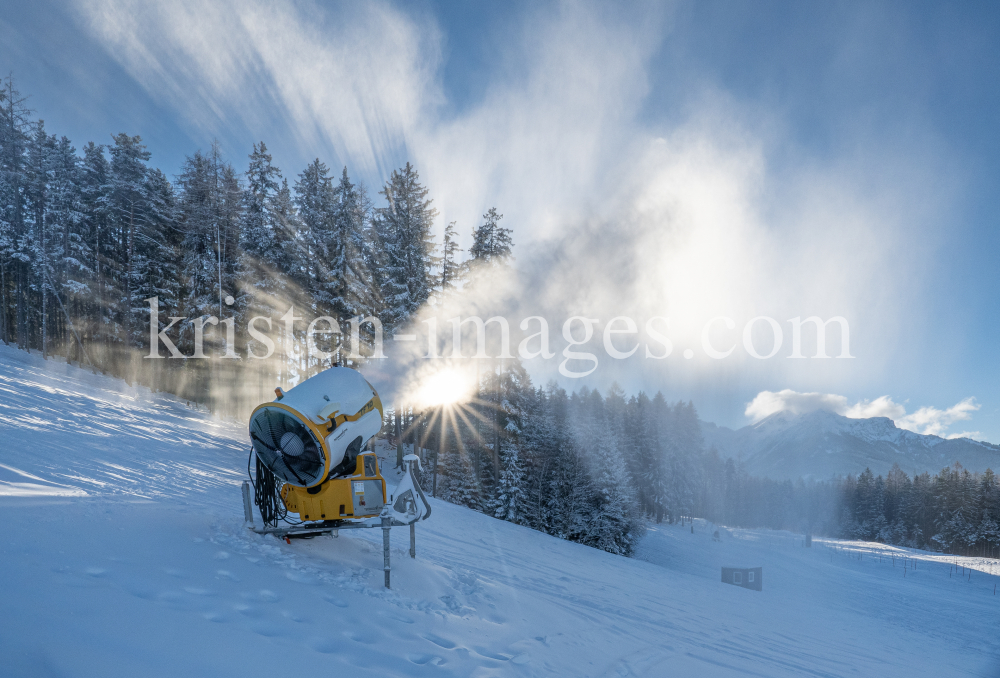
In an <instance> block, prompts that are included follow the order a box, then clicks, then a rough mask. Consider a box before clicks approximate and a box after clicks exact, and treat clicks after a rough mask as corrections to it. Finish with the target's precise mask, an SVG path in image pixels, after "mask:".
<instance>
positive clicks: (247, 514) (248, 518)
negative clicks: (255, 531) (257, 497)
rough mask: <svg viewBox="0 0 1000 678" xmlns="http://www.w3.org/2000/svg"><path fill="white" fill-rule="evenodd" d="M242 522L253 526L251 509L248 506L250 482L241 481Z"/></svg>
mask: <svg viewBox="0 0 1000 678" xmlns="http://www.w3.org/2000/svg"><path fill="white" fill-rule="evenodd" d="M243 521H244V522H245V523H246V524H247V525H250V526H253V508H252V507H251V506H250V482H249V481H247V480H244V481H243Z"/></svg>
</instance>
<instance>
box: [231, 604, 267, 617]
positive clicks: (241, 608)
mask: <svg viewBox="0 0 1000 678" xmlns="http://www.w3.org/2000/svg"><path fill="white" fill-rule="evenodd" d="M233 609H234V610H236V611H237V612H239V613H240V614H241V615H243V616H244V617H251V618H255V617H261V616H263V613H262V612H261V611H260V610H258V609H257V608H256V607H254V606H253V605H236V606H234V607H233Z"/></svg>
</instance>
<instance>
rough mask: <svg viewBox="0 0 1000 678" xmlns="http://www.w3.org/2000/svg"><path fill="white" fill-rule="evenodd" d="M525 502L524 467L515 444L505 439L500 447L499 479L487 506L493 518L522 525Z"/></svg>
mask: <svg viewBox="0 0 1000 678" xmlns="http://www.w3.org/2000/svg"><path fill="white" fill-rule="evenodd" d="M526 503H527V497H526V495H525V491H524V468H523V467H522V466H521V460H520V455H519V454H518V450H517V446H516V445H514V444H513V443H511V442H510V441H505V442H504V443H502V444H501V448H500V480H499V481H498V482H497V486H496V496H495V498H494V499H493V501H492V502H491V503H490V507H489V508H490V510H491V511H492V513H493V517H494V518H499V519H500V520H506V521H508V522H511V523H517V524H519V525H523V524H524V523H525V520H526V517H527V516H526V515H525V512H526V508H527V507H526Z"/></svg>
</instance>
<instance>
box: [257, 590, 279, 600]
mask: <svg viewBox="0 0 1000 678" xmlns="http://www.w3.org/2000/svg"><path fill="white" fill-rule="evenodd" d="M257 597H258V598H260V599H261V600H266V601H267V602H269V603H273V602H275V601H276V600H278V598H279V596H278V594H277V593H275V592H274V591H269V590H267V589H261V590H260V592H258V593H257Z"/></svg>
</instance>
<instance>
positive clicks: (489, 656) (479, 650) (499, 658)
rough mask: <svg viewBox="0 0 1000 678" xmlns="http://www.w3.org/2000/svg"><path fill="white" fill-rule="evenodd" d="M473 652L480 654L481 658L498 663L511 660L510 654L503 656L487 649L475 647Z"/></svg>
mask: <svg viewBox="0 0 1000 678" xmlns="http://www.w3.org/2000/svg"><path fill="white" fill-rule="evenodd" d="M472 651H473V652H475V653H476V654H478V655H479V656H480V657H486V658H487V659H496V660H497V661H501V662H505V661H509V660H510V655H509V654H501V653H499V652H493V651H492V650H489V649H487V648H485V647H474V648H472Z"/></svg>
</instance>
